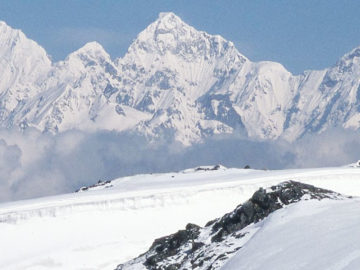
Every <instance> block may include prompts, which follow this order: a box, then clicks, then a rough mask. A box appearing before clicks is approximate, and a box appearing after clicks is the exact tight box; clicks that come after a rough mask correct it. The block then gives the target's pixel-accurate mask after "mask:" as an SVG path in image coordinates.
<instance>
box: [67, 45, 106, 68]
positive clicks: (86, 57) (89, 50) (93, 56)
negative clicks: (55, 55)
mask: <svg viewBox="0 0 360 270" xmlns="http://www.w3.org/2000/svg"><path fill="white" fill-rule="evenodd" d="M74 58H76V59H80V60H82V61H85V62H90V61H94V60H96V61H98V60H100V61H103V60H105V59H110V56H109V54H108V53H107V52H106V51H105V49H104V47H103V46H102V45H101V44H100V43H98V42H96V41H92V42H88V43H86V44H85V45H84V46H83V47H81V48H79V49H78V50H76V51H75V52H73V53H71V54H70V55H69V56H68V57H67V59H66V60H72V59H74ZM90 64H91V63H90Z"/></svg>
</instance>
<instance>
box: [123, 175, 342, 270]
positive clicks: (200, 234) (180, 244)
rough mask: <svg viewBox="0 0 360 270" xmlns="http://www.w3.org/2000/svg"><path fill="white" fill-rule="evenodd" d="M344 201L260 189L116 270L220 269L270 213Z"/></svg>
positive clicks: (286, 185) (287, 187)
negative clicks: (291, 206) (289, 207)
mask: <svg viewBox="0 0 360 270" xmlns="http://www.w3.org/2000/svg"><path fill="white" fill-rule="evenodd" d="M345 198H346V197H345V196H343V195H341V194H338V193H335V192H333V191H330V190H325V189H321V188H317V187H314V186H312V185H307V184H303V183H299V182H295V181H287V182H283V183H281V184H279V185H276V186H272V187H270V188H268V189H263V188H260V189H259V190H257V191H256V192H255V193H254V194H253V196H252V197H251V198H250V199H249V200H248V201H246V202H245V203H243V204H241V205H239V206H237V207H236V209H235V210H234V211H232V212H230V213H228V214H226V215H224V216H223V217H221V218H219V219H215V220H213V221H210V222H208V223H207V224H206V225H205V227H203V228H202V227H200V226H197V225H195V224H188V225H187V226H186V228H185V229H184V230H180V231H178V232H176V233H174V234H172V235H169V236H165V237H162V238H159V239H156V240H155V241H154V243H153V244H152V246H151V247H150V249H149V250H148V251H147V252H145V253H144V254H142V255H140V256H139V257H137V258H135V259H133V260H131V261H129V262H127V263H125V264H120V265H118V266H117V268H116V270H125V269H126V270H128V269H149V270H177V269H206V270H211V269H219V268H220V267H221V266H222V265H223V264H224V263H225V262H226V261H227V260H228V259H229V258H230V257H232V255H233V254H234V253H235V252H236V251H237V250H239V249H240V248H241V247H242V246H243V245H244V244H245V243H246V241H247V240H248V239H249V238H250V237H251V235H252V234H253V233H254V230H256V228H255V229H254V228H251V229H250V228H248V227H250V226H249V225H251V224H256V223H258V222H259V221H261V220H263V219H264V218H266V217H267V216H268V215H269V214H271V213H272V212H274V211H276V210H278V209H280V208H283V207H284V206H286V205H289V204H292V203H296V202H299V201H301V200H322V199H345ZM253 227H255V226H253ZM247 228H248V229H247Z"/></svg>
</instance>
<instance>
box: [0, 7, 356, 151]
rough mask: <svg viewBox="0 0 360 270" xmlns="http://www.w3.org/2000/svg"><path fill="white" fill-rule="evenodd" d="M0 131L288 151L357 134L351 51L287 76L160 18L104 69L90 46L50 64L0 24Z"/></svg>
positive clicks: (101, 53)
mask: <svg viewBox="0 0 360 270" xmlns="http://www.w3.org/2000/svg"><path fill="white" fill-rule="evenodd" d="M0 45H1V46H0V71H1V72H0V73H1V74H0V125H1V126H3V127H12V126H16V127H19V128H21V129H24V128H26V127H28V126H33V127H36V128H38V129H40V130H42V131H51V132H62V131H65V130H68V129H73V128H79V129H83V130H97V129H107V130H117V131H123V130H132V131H137V132H140V133H142V134H145V135H146V136H148V137H149V138H150V139H154V138H155V139H156V138H157V137H160V136H167V137H171V138H173V139H175V140H176V141H179V142H182V143H183V144H184V145H190V144H192V143H196V142H199V141H201V140H202V139H204V138H206V137H209V136H212V135H214V134H223V133H239V132H242V133H244V134H248V135H249V136H250V137H251V138H256V139H276V138H279V137H280V138H285V139H286V140H289V141H293V140H296V139H297V138H299V137H301V136H302V135H304V134H306V133H318V132H322V131H324V130H327V129H329V128H332V127H342V128H351V129H355V130H356V129H358V128H359V127H360V104H359V102H360V90H359V89H360V82H359V79H358V78H359V75H360V47H359V48H355V49H354V50H353V51H351V52H349V53H348V54H346V55H345V56H343V57H342V58H341V59H339V61H338V62H337V63H336V64H335V65H334V66H333V67H331V68H328V69H325V70H321V71H305V72H304V73H303V74H300V75H293V74H291V73H290V72H289V71H287V70H286V69H285V68H284V67H283V66H282V65H281V64H279V63H275V62H269V61H263V62H258V63H254V62H251V61H250V60H249V59H247V58H246V57H245V56H243V55H242V54H241V53H240V52H239V51H238V50H237V49H236V48H235V46H234V44H233V43H232V42H231V41H227V40H225V39H224V38H222V37H221V36H218V35H209V34H207V33H205V32H203V31H198V30H196V29H195V28H193V27H191V26H190V25H188V24H186V23H185V22H183V21H182V20H181V19H180V18H179V17H178V16H176V15H175V14H173V13H171V12H169V13H161V14H160V15H159V17H158V19H157V20H156V21H154V22H153V23H151V24H150V25H149V26H148V27H146V29H144V30H143V31H142V32H141V33H139V35H138V36H137V38H136V39H135V40H134V41H133V43H132V44H131V45H130V47H129V49H128V52H127V53H126V55H125V56H124V57H123V58H119V59H116V60H112V59H111V58H110V56H109V55H108V54H107V52H106V51H105V50H104V49H103V48H102V46H101V45H100V44H98V43H97V42H90V43H88V44H86V45H85V46H84V47H82V48H80V49H79V50H77V51H75V52H73V53H71V54H70V55H69V56H68V57H67V58H66V59H65V60H64V61H60V62H58V63H51V61H50V60H49V58H48V57H47V55H46V52H45V51H44V49H43V48H42V47H40V46H39V45H38V44H36V43H35V42H34V41H32V40H29V39H28V38H26V36H25V35H24V34H23V33H22V32H21V31H20V30H14V29H12V28H11V27H9V26H7V25H6V24H5V23H4V22H1V23H0Z"/></svg>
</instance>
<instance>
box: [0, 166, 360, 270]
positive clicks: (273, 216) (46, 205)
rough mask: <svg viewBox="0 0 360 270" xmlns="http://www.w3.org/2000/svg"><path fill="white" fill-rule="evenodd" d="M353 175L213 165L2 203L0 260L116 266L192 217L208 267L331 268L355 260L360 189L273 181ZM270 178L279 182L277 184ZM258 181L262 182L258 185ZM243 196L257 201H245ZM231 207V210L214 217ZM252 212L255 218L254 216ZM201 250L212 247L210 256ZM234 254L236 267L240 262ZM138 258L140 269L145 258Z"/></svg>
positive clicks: (354, 182) (353, 181)
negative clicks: (245, 214) (325, 190)
mask: <svg viewBox="0 0 360 270" xmlns="http://www.w3.org/2000/svg"><path fill="white" fill-rule="evenodd" d="M352 166H353V165H352ZM359 179H360V170H359V168H358V167H349V166H346V167H338V168H336V167H335V168H320V169H302V170H282V171H281V170H279V171H270V170H268V171H264V170H252V169H235V168H231V169H230V168H224V167H221V166H220V167H219V166H214V167H212V166H209V167H200V168H195V169H188V170H184V171H180V172H171V173H165V174H147V175H136V176H131V177H124V178H119V179H115V180H112V181H110V182H102V183H98V184H96V185H93V186H91V187H88V188H87V190H86V191H85V190H84V192H77V193H71V194H62V195H57V196H52V197H43V198H37V199H31V200H26V201H15V202H9V203H2V204H0V239H1V241H0V250H1V256H0V268H1V269H9V270H15V269H16V270H17V269H22V270H23V269H27V270H29V269H49V268H58V269H115V268H116V267H117V265H119V264H124V265H127V266H129V268H130V269H131V268H132V267H130V265H129V264H127V263H126V262H128V261H129V260H131V259H133V258H136V257H138V256H139V255H140V254H142V253H144V252H146V251H147V250H148V249H149V247H150V246H151V245H152V243H153V242H154V240H155V239H158V238H161V237H163V236H165V235H170V234H172V233H174V232H176V231H178V230H183V228H185V227H186V224H188V223H192V224H198V225H199V226H201V227H205V229H201V230H200V229H199V227H197V226H188V229H189V230H190V231H191V230H195V232H196V230H197V228H198V229H199V231H201V236H202V238H197V239H194V240H196V241H194V242H196V243H200V242H202V243H204V244H205V245H203V246H201V247H200V245H201V244H195V246H196V247H199V248H198V249H196V250H197V251H196V252H197V253H196V252H195V253H196V255H199V257H198V260H197V261H196V263H201V260H204V262H203V266H204V267H205V266H206V265H207V264H208V263H210V262H214V261H216V263H214V264H213V265H214V266H215V265H218V266H222V265H223V267H224V268H223V269H227V268H226V267H227V264H230V263H231V262H232V261H233V260H235V262H234V263H231V264H233V266H232V268H229V269H249V268H250V267H249V265H251V266H254V267H255V266H257V267H258V268H255V269H263V265H264V263H265V262H266V264H265V265H267V264H268V263H269V265H271V266H272V267H269V269H279V268H280V269H281V267H276V263H278V265H277V266H279V265H285V266H289V265H294V267H290V268H291V269H327V268H328V267H324V265H329V263H330V262H331V263H336V262H338V263H339V262H349V263H350V262H351V260H352V259H353V260H355V259H357V263H358V262H359V261H358V257H359V253H358V251H357V250H359V248H360V247H359V245H360V241H359V239H360V235H359V233H360V231H359V229H358V228H359V225H360V224H359V222H360V211H359V198H358V197H353V198H351V199H350V198H349V199H348V198H344V196H340V195H338V194H335V193H328V192H325V193H324V192H322V191H321V190H320V189H306V188H305V189H304V186H305V185H303V184H301V185H300V186H297V185H295V186H294V187H292V188H288V189H287V188H286V186H280V188H279V186H278V185H279V183H281V182H284V181H289V180H294V181H297V182H301V183H306V184H310V185H314V186H316V187H319V188H324V189H328V190H334V191H335V192H338V193H342V194H345V195H350V196H359V195H360V182H359ZM272 186H278V187H277V188H275V190H273V189H271V187H272ZM33 188H36V187H33ZM259 188H262V189H261V190H262V191H261V192H257V193H256V191H257V190H259ZM264 191H266V193H264ZM280 191H281V192H280ZM274 192H275V193H274ZM254 193H255V194H257V195H253V194H254ZM266 194H267V195H266ZM271 194H272V195H271ZM274 194H275V195H276V196H273V195H274ZM258 195H260V196H258ZM263 195H264V196H263ZM267 196H268V197H270V199H271V200H269V201H268V202H269V203H271V205H272V206H271V207H269V208H268V209H266V205H265V208H264V205H263V204H262V203H261V202H265V201H264V198H265V199H266V198H267ZM324 196H325V197H326V198H324ZM249 198H252V199H254V200H252V201H253V202H255V204H249V203H248V204H246V203H245V202H246V200H248V199H249ZM299 198H301V201H299V202H296V201H298V199H299ZM327 198H328V199H327ZM278 199H279V200H278ZM307 199H309V200H307ZM318 199H321V200H318ZM333 199H336V200H333ZM288 202H289V203H290V202H291V204H288ZM295 202H296V203H295ZM239 204H242V206H239V207H237V206H238V205H239ZM287 204H288V205H287ZM259 205H260V206H262V207H258V206H259ZM269 205H270V204H269ZM244 206H247V207H245V208H244ZM235 208H236V210H235V212H233V213H235V214H234V215H231V214H230V215H225V217H224V218H223V219H218V218H219V217H222V216H224V214H225V213H229V212H232V211H233V210H234V209H235ZM251 209H253V210H254V212H253V214H254V215H252V217H251V218H249V219H246V218H244V217H243V218H240V220H239V219H238V218H239V217H241V216H243V215H244V213H247V214H249V215H248V216H249V217H250V216H251V215H250V214H251V212H249V210H251ZM276 209H277V210H276ZM273 210H276V211H273ZM214 219H217V220H216V221H215V222H213V223H208V221H209V220H214ZM252 220H254V221H259V222H256V223H252V224H250V223H251V222H252ZM335 221H336V222H335ZM249 222H250V223H249ZM206 223H208V224H207V225H208V226H206ZM215 224H217V225H215ZM249 224H250V225H249ZM244 226H245V227H244ZM213 229H214V230H213ZM226 230H228V232H230V233H229V234H228V233H227V232H226ZM242 234H245V236H243V235H242ZM214 236H216V237H215V238H213V237H214ZM235 236H239V238H236V237H235ZM242 236H243V237H242ZM212 238H213V239H214V241H211V239H212ZM215 240H216V241H215ZM245 241H246V245H243V244H244V243H245ZM185 242H186V241H185ZM158 243H160V242H158ZM181 246H182V247H184V248H186V246H185V245H181ZM240 246H241V247H242V248H241V249H239V250H236V249H237V248H238V247H240ZM314 247H316V248H314ZM159 250H160V249H159ZM182 250H184V249H183V248H180V249H179V251H182ZM185 251H188V250H185ZM200 251H204V253H203V254H202V255H201V252H200ZM234 251H235V252H234ZM315 251H316V252H315ZM208 252H209V253H208ZM195 253H194V254H195ZM225 253H226V254H225ZM260 253H261V254H262V256H259V254H260ZM148 254H149V253H148ZM164 254H165V253H164ZM184 254H185V253H182V252H179V253H176V254H174V257H168V258H167V260H164V261H162V262H160V261H159V264H161V263H167V262H169V261H173V262H174V263H175V262H176V261H175V259H176V258H178V259H179V260H180V259H181V258H183V257H181V256H183V255H184ZM187 254H189V255H190V254H191V253H187ZM206 254H209V255H210V254H211V255H214V256H212V257H211V258H209V259H208V260H206ZM222 254H223V255H222ZM244 254H245V255H244ZM265 254H266V255H267V256H265ZM299 254H301V256H299ZM329 254H331V255H329ZM215 255H217V256H215ZM220 255H221V256H220ZM232 256H233V257H232ZM149 257H150V256H149ZM189 257H190V256H189ZM218 257H219V258H218ZM230 257H232V258H230ZM254 257H255V258H256V259H254ZM222 258H223V259H224V261H223V260H222ZM172 259H174V260H172ZM188 259H190V258H188ZM194 259H195V257H194ZM225 259H226V260H225ZM228 259H230V260H228ZM179 260H178V261H179ZM237 260H241V264H240V265H241V267H242V268H240V267H239V266H238V268H237V267H236V264H237V263H238V262H237ZM184 262H185V261H184ZM187 262H188V263H191V262H190V261H189V260H187ZM194 262H195V261H194ZM225 262H226V264H225V265H224V263H225ZM294 262H296V263H295V264H294ZM306 262H307V263H308V265H306V266H307V267H304V266H303V265H304V263H306ZM270 263H272V264H270ZM355 263H356V261H355ZM309 264H310V266H313V265H314V266H313V267H310V266H309ZM136 265H137V266H139V268H137V269H145V266H144V265H143V264H142V263H139V264H133V266H136ZM261 266H262V267H261ZM295 266H296V267H299V268H296V267H295ZM301 266H303V267H302V268H301ZM316 266H318V267H316ZM357 266H359V264H357ZM229 267H230V266H229ZM288 268H289V267H286V269H288ZM124 269H127V267H125V268H124ZM159 269H164V268H159ZM167 269H176V268H167ZM188 269H189V268H188ZM199 269H203V268H199ZM335 269H342V268H335ZM350 269H358V267H354V268H350Z"/></svg>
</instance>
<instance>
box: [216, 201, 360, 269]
mask: <svg viewBox="0 0 360 270" xmlns="http://www.w3.org/2000/svg"><path fill="white" fill-rule="evenodd" d="M259 226H260V227H261V228H260V229H259V230H258V231H257V232H256V234H255V235H254V236H253V238H251V240H250V241H248V242H247V244H245V246H243V247H242V248H241V249H240V250H239V251H238V252H237V253H236V255H235V256H234V257H233V258H231V259H230V260H229V261H228V263H227V264H225V265H224V267H223V268H222V269H224V270H242V269H244V270H245V269H246V270H250V269H251V270H258V269H259V270H260V269H278V270H281V269H284V270H285V269H292V270H297V269H307V270H312V269H313V270H317V269H331V270H341V269H349V270H350V269H351V270H352V269H353V270H355V269H360V241H359V240H360V230H359V228H360V200H359V199H358V198H356V199H355V200H344V201H331V200H330V201H329V200H326V201H314V200H312V201H304V202H300V203H297V204H294V205H291V206H289V207H288V208H284V209H280V210H278V211H276V212H275V213H274V214H272V215H270V216H269V218H267V219H265V220H264V221H263V222H261V224H258V225H257V227H259ZM265 266H266V267H265Z"/></svg>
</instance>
